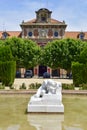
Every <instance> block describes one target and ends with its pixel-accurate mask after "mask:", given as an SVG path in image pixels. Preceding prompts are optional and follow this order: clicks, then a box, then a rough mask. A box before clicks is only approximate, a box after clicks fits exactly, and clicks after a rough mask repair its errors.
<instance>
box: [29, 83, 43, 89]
mask: <svg viewBox="0 0 87 130" xmlns="http://www.w3.org/2000/svg"><path fill="white" fill-rule="evenodd" d="M40 86H41V83H32V84H30V85H29V89H38V88H39V87H40Z"/></svg>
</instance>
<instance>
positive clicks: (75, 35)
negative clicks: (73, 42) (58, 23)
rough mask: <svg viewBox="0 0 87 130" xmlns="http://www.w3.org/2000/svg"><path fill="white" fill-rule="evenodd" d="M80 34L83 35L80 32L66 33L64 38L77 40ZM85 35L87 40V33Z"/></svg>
mask: <svg viewBox="0 0 87 130" xmlns="http://www.w3.org/2000/svg"><path fill="white" fill-rule="evenodd" d="M80 33H81V32H80V31H66V32H65V35H64V37H65V38H73V39H77V38H78V37H79V34H80ZM83 33H84V39H87V32H83Z"/></svg>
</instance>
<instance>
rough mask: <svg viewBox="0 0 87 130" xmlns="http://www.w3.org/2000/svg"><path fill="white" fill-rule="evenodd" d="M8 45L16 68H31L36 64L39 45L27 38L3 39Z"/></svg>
mask: <svg viewBox="0 0 87 130" xmlns="http://www.w3.org/2000/svg"><path fill="white" fill-rule="evenodd" d="M5 45H8V46H10V48H11V51H12V54H13V56H14V60H16V65H17V68H19V67H25V68H31V67H34V66H35V65H37V64H38V59H39V58H38V57H39V53H40V47H39V46H38V45H37V44H36V43H35V42H33V41H31V40H29V39H22V38H16V37H13V38H10V39H7V40H6V41H5Z"/></svg>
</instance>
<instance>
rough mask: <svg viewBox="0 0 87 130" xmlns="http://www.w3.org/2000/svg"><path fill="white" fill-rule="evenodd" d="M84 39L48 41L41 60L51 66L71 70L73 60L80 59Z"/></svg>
mask: <svg viewBox="0 0 87 130" xmlns="http://www.w3.org/2000/svg"><path fill="white" fill-rule="evenodd" d="M81 44H82V41H81V40H74V39H62V40H55V41H52V42H50V43H48V44H47V45H46V46H45V47H44V49H43V52H42V57H44V58H42V59H41V62H43V64H44V65H47V66H49V67H51V68H54V69H55V68H58V67H61V68H64V69H66V70H71V63H72V61H78V60H79V55H80V51H81V49H82V45H81Z"/></svg>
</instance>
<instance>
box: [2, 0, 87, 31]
mask: <svg viewBox="0 0 87 130" xmlns="http://www.w3.org/2000/svg"><path fill="white" fill-rule="evenodd" d="M40 8H47V9H49V10H50V11H52V18H54V19H56V20H59V21H65V23H66V24H67V28H66V31H83V32H85V31H87V0H0V31H21V27H20V24H21V22H22V21H23V20H24V21H25V22H26V21H29V20H31V19H33V18H36V13H35V11H38V10H39V9H40Z"/></svg>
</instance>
